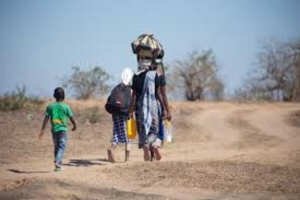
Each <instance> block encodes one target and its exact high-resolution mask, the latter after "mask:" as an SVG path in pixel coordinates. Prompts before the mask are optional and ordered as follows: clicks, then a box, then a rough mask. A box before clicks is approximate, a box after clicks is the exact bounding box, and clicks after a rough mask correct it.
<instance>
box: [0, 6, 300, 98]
mask: <svg viewBox="0 0 300 200" xmlns="http://www.w3.org/2000/svg"><path fill="white" fill-rule="evenodd" d="M144 32H152V33H154V35H155V37H156V38H157V39H158V40H159V41H160V42H161V43H162V45H163V46H164V48H165V52H166V54H165V58H164V61H165V63H168V64H172V62H173V61H175V60H178V59H184V58H186V56H187V54H188V53H190V52H192V51H193V50H195V49H198V50H203V49H208V48H211V49H212V50H213V52H214V53H215V55H216V58H217V62H218V65H219V66H220V68H221V76H222V79H223V80H224V82H225V84H226V86H227V92H229V93H230V92H232V91H233V90H234V89H235V88H237V87H239V86H240V84H241V82H242V80H243V79H244V78H245V77H246V76H247V72H248V70H249V68H250V67H251V66H252V64H253V62H254V61H255V57H256V54H257V53H258V52H259V51H260V46H259V42H260V41H261V40H264V39H266V38H270V37H274V38H277V39H279V40H285V41H286V40H292V39H296V38H299V37H300V0H206V1H205V0H178V1H174V0H152V1H142V0H141V1H139V0H120V1H116V0H102V1H101V0H85V1H84V0H81V1H79V0H51V1H50V0H0V67H1V68H0V69H1V72H0V94H3V93H4V92H7V91H11V90H14V89H15V87H16V85H19V86H22V85H26V86H27V89H28V93H29V94H31V95H38V96H52V92H53V89H54V88H55V87H57V86H59V85H60V83H61V79H62V78H63V77H65V76H68V75H70V74H71V72H72V71H71V66H72V65H77V66H80V67H81V68H82V69H91V68H93V67H94V66H102V67H103V68H104V69H106V70H107V72H108V73H110V74H112V75H114V76H115V80H117V79H118V77H119V74H120V72H121V70H122V69H123V68H124V67H129V68H131V69H132V70H135V69H136V58H135V55H134V54H133V53H132V50H131V46H130V45H131V42H132V41H133V40H134V39H135V38H136V37H137V36H139V35H140V34H142V33H144ZM171 66H172V65H171Z"/></svg>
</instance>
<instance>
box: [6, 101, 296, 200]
mask: <svg viewBox="0 0 300 200" xmlns="http://www.w3.org/2000/svg"><path fill="white" fill-rule="evenodd" d="M173 107H174V109H178V110H180V111H178V110H177V111H178V112H176V110H175V112H174V113H175V114H174V120H173V124H174V143H172V144H170V143H166V144H165V146H164V148H163V149H162V155H163V160H162V161H160V162H154V163H145V162H143V161H142V151H141V150H139V149H137V147H136V145H134V146H133V148H132V152H131V161H130V162H129V163H122V162H120V163H116V164H111V163H108V162H107V161H106V150H105V148H99V149H97V150H96V151H94V152H88V153H87V154H81V155H79V156H74V155H73V154H71V153H70V154H67V155H66V157H65V161H66V164H65V166H64V168H65V170H63V171H62V172H60V173H55V172H53V171H52V168H51V166H49V163H51V162H52V160H51V157H49V156H46V157H45V158H39V159H34V158H33V159H29V160H28V161H26V162H22V163H18V162H17V163H8V164H3V165H2V166H1V167H0V177H1V184H0V186H1V191H2V192H0V199H20V198H19V197H20V196H22V195H23V197H22V198H24V199H40V198H42V199H276V198H280V199H298V198H299V197H300V194H299V193H297V192H295V191H300V158H299V157H300V156H299V152H300V145H299V144H300V131H299V128H297V127H295V126H292V125H291V124H290V123H288V117H289V116H290V114H291V112H294V111H297V110H300V105H297V104H234V103H198V104H183V105H177V104H174V106H173ZM89 137H91V136H89ZM69 142H70V143H72V140H70V141H69ZM102 143H103V141H102ZM68 151H71V150H70V149H68ZM116 153H117V154H118V156H119V157H120V159H121V160H122V159H123V157H124V156H123V149H122V148H120V149H119V150H118V151H117V152H116ZM151 168H152V169H155V170H156V171H155V173H153V172H152V171H151V170H149V169H151ZM272 173H273V175H272ZM274 174H275V177H274ZM255 177H260V179H259V180H256V179H255V180H254V179H253V178H255ZM287 177H290V180H292V183H291V182H289V183H285V180H287ZM298 177H299V180H298ZM280 188H281V189H280ZM298 189H299V190H298ZM277 190H278V191H281V192H279V193H278V192H276V191H277ZM30 191H31V192H30ZM1 197H2V198H1Z"/></svg>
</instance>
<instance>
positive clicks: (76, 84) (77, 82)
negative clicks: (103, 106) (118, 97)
mask: <svg viewBox="0 0 300 200" xmlns="http://www.w3.org/2000/svg"><path fill="white" fill-rule="evenodd" d="M72 70H73V74H72V75H71V76H70V77H69V78H67V79H65V80H63V86H64V87H66V88H70V89H72V90H73V91H74V92H75V96H76V98H77V99H89V98H91V97H93V96H95V95H100V96H101V95H103V94H105V93H107V91H108V88H109V86H108V85H107V81H108V80H109V79H110V78H111V76H110V75H109V74H108V73H107V72H106V71H105V70H103V69H102V68H101V67H95V68H94V69H91V70H87V71H83V70H80V68H79V67H72Z"/></svg>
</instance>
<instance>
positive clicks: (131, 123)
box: [126, 117, 136, 140]
mask: <svg viewBox="0 0 300 200" xmlns="http://www.w3.org/2000/svg"><path fill="white" fill-rule="evenodd" d="M126 132H127V137H128V139H131V140H132V139H134V138H135V137H136V121H135V119H133V118H132V117H131V118H130V119H129V120H127V121H126Z"/></svg>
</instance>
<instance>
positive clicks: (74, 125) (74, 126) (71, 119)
mask: <svg viewBox="0 0 300 200" xmlns="http://www.w3.org/2000/svg"><path fill="white" fill-rule="evenodd" d="M70 121H71V122H72V124H73V128H72V131H75V130H76V128H77V126H76V122H75V120H74V118H73V117H70Z"/></svg>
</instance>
